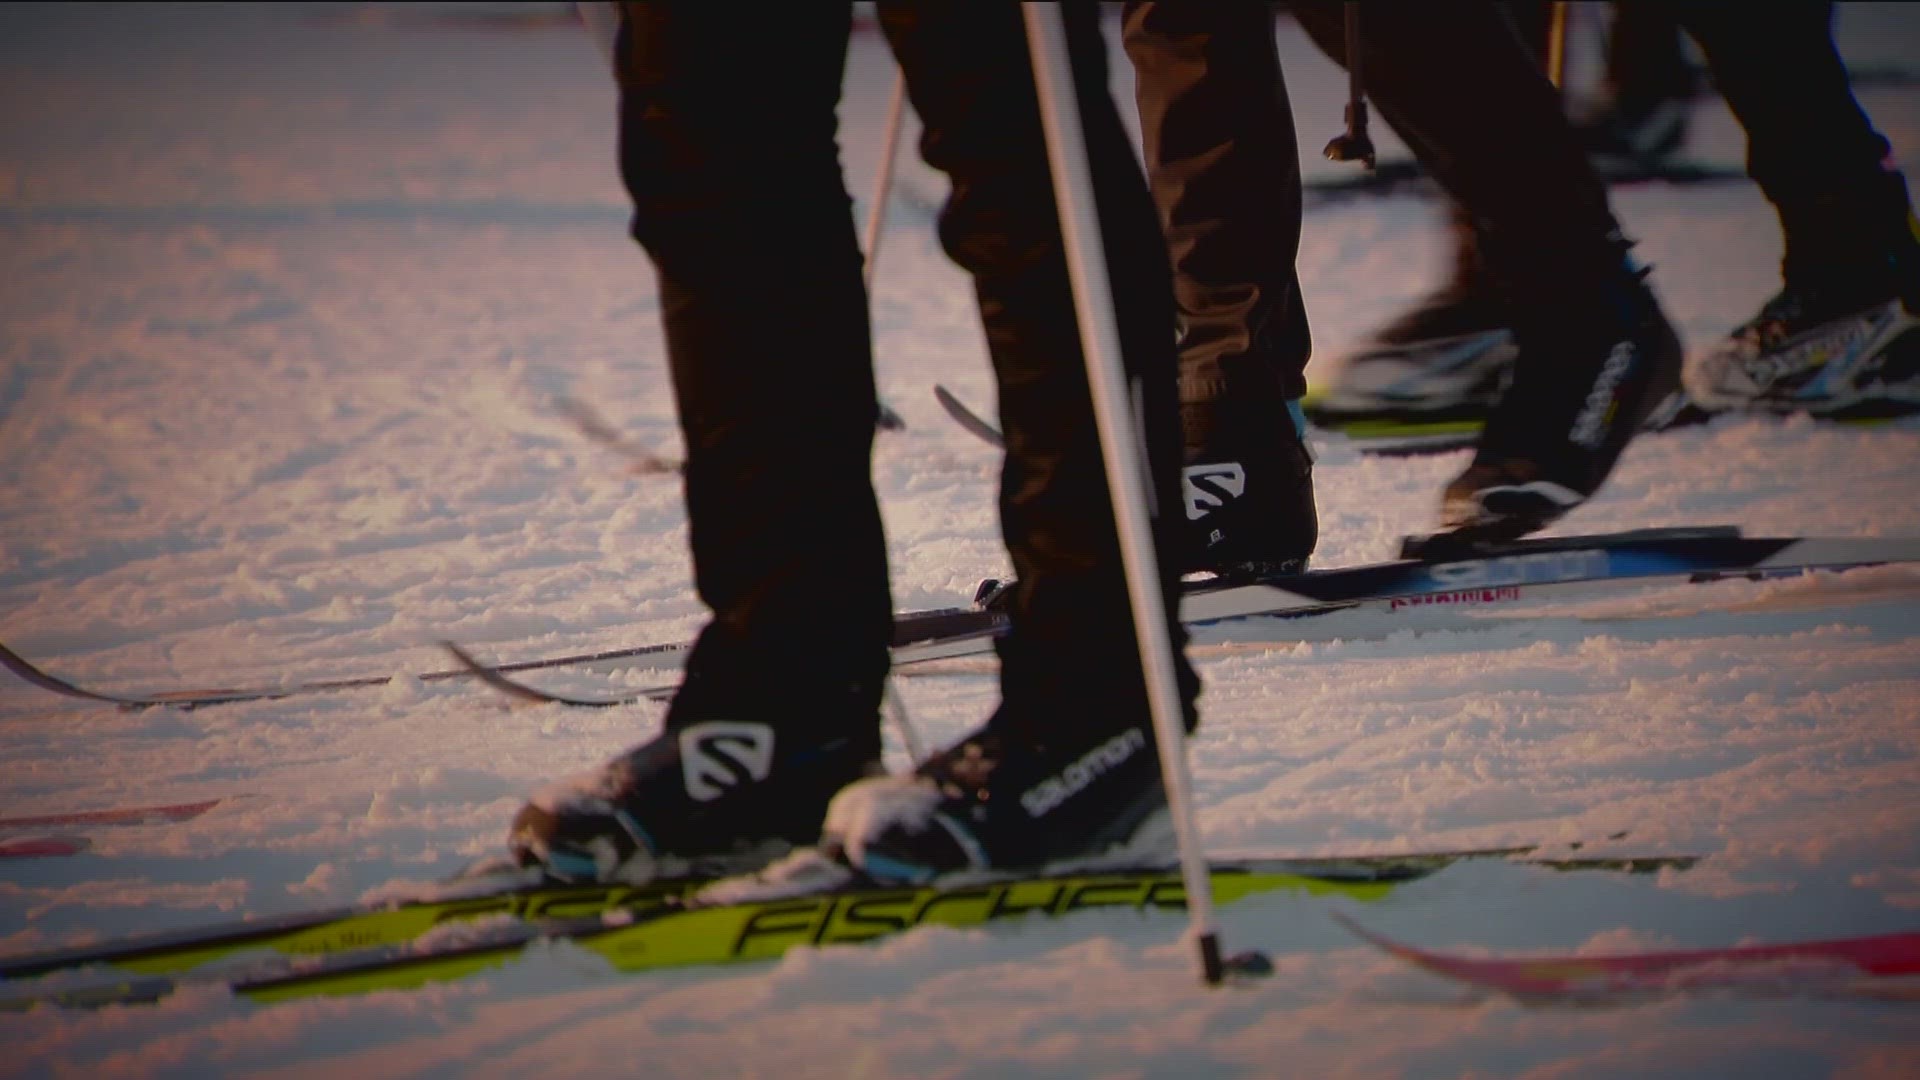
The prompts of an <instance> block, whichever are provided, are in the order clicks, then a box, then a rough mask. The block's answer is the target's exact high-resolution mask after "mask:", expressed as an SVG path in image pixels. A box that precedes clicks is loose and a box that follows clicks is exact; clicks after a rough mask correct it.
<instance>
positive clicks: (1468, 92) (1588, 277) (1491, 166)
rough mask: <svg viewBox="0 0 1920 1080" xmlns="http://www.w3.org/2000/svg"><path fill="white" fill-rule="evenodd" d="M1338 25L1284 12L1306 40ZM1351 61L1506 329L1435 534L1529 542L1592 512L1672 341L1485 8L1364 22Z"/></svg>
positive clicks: (1643, 412) (1554, 100)
mask: <svg viewBox="0 0 1920 1080" xmlns="http://www.w3.org/2000/svg"><path fill="white" fill-rule="evenodd" d="M1338 9H1339V5H1337V4H1330V3H1323V2H1319V0H1314V2H1300V3H1296V4H1295V5H1294V11H1295V13H1296V16H1297V17H1299V18H1300V19H1301V20H1302V21H1303V22H1306V21H1308V20H1320V21H1321V23H1322V27H1323V33H1322V35H1319V36H1324V30H1325V28H1326V27H1329V26H1331V25H1334V23H1333V20H1336V19H1338V18H1339V14H1340V13H1339V10H1338ZM1358 47H1359V48H1360V50H1361V55H1362V57H1363V69H1364V71H1365V72H1366V76H1367V90H1368V92H1369V95H1370V96H1371V97H1372V99H1373V101H1374V102H1375V104H1376V105H1377V106H1378V107H1379V110H1380V112H1381V114H1382V115H1383V116H1386V117H1388V118H1389V120H1390V121H1391V122H1392V123H1393V126H1394V130H1395V131H1397V132H1399V133H1400V134H1401V136H1402V137H1403V138H1404V139H1405V140H1406V141H1407V143H1408V145H1409V146H1411V147H1412V148H1413V149H1414V152H1415V153H1416V154H1418V155H1419V157H1420V160H1421V163H1422V164H1423V165H1424V166H1425V167H1426V168H1427V170H1428V171H1429V172H1431V173H1432V174H1433V175H1434V176H1435V178H1436V179H1438V180H1439V181H1440V183H1441V185H1442V186H1444V187H1445V188H1446V189H1447V191H1448V193H1449V194H1450V195H1452V196H1453V197H1454V198H1455V199H1457V200H1458V201H1459V202H1460V204H1461V206H1462V207H1463V208H1464V209H1465V210H1466V212H1467V213H1468V214H1469V215H1470V217H1471V218H1472V220H1473V222H1474V225H1475V229H1476V232H1477V234H1478V236H1479V238H1480V245H1481V251H1482V255H1483V257H1484V258H1485V260H1486V263H1487V267H1488V269H1489V271H1490V272H1491V273H1492V275H1493V277H1494V279H1495V280H1496V282H1497V283H1498V285H1499V286H1500V288H1501V290H1502V292H1503V293H1504V295H1505V297H1506V299H1507V301H1508V304H1509V308H1510V310H1511V311H1512V313H1513V330H1514V336H1515V341H1516V343H1517V345H1518V348H1519V353H1518V356H1517V358H1516V359H1515V361H1514V370H1513V379H1512V382H1511V384H1510V385H1509V386H1508V387H1507V389H1506V391H1505V392H1504V393H1503V394H1502V395H1501V397H1500V402H1499V404H1498V405H1497V406H1496V407H1495V408H1494V410H1493V413H1492V415H1491V416H1490V417H1489V418H1488V421H1487V425H1486V428H1485V430H1484V431H1483V433H1482V435H1481V438H1480V443H1479V451H1478V453H1477V454H1476V456H1475V460H1474V464H1473V465H1472V466H1471V467H1470V468H1469V469H1468V471H1467V472H1466V473H1464V474H1462V475H1461V476H1460V477H1459V478H1457V479H1456V480H1455V481H1454V482H1453V483H1452V484H1450V485H1449V486H1448V489H1447V492H1446V495H1445V498H1444V502H1443V508H1442V520H1443V523H1444V524H1446V525H1448V526H1449V527H1455V528H1460V529H1465V530H1469V531H1472V532H1475V533H1478V534H1481V535H1486V536H1489V537H1492V536H1511V535H1517V534H1519V533H1524V532H1527V531H1531V530H1532V529H1537V528H1539V527H1541V526H1542V525H1545V524H1547V523H1548V522H1550V521H1552V520H1554V519H1556V518H1558V517H1559V516H1561V515H1562V514H1564V513H1565V512H1566V511H1567V510H1568V509H1571V508H1572V507H1573V506H1575V505H1577V504H1579V503H1580V502H1582V501H1584V500H1585V499H1586V498H1587V496H1589V495H1591V494H1592V493H1593V492H1594V490H1595V489H1597V488H1598V487H1599V485H1600V483H1601V482H1602V481H1603V480H1604V479H1605V478H1606V476H1607V474H1608V473H1609V472H1610V471H1611V470H1612V467H1613V465H1614V462H1615V461H1616V460H1617V459H1618V457H1619V455H1620V452H1621V451H1622V449H1624V447H1625V445H1626V443H1627V441H1628V440H1629V439H1630V438H1631V437H1632V435H1633V433H1634V431H1635V430H1636V429H1637V428H1638V427H1639V425H1640V424H1641V422H1642V421H1643V420H1644V419H1645V418H1646V417H1647V416H1648V415H1650V414H1651V413H1652V412H1653V411H1654V409H1655V408H1656V407H1659V406H1660V405H1662V404H1663V403H1664V402H1665V401H1666V400H1667V399H1668V397H1669V394H1670V391H1671V390H1672V389H1674V388H1675V387H1676V386H1677V382H1678V368H1679V342H1678V340H1677V339H1676V337H1675V335H1674V333H1673V330H1672V327H1671V326H1670V325H1669V324H1668V322H1667V321H1666V319H1665V317H1664V315H1663V314H1662V313H1661V312H1660V310H1659V306H1658V304H1657V303H1656V302H1655V300H1654V298H1653V296H1652V294H1651V292H1650V291H1648V290H1647V288H1646V287H1645V286H1644V284H1643V283H1642V281H1641V280H1640V276H1639V275H1638V274H1636V273H1635V272H1634V270H1633V269H1632V268H1631V266H1630V265H1629V263H1628V261H1627V257H1626V252H1627V247H1628V244H1627V242H1626V240H1625V239H1624V238H1623V237H1622V236H1621V234H1620V230H1619V226H1618V225H1617V223H1616V222H1615V220H1614V217H1613V213H1612V209H1611V207H1610V206H1609V204H1608V198H1607V191H1606V188H1605V186H1604V185H1602V184H1601V182H1600V180H1599V178H1598V177H1597V176H1596V175H1595V174H1594V171H1593V167H1592V165H1591V164H1590V163H1589V162H1588V160H1587V158H1586V155H1585V152H1584V150H1583V149H1582V147H1581V146H1580V144H1579V142H1578V140H1577V139H1576V138H1575V136H1574V133H1573V130H1572V128H1571V126H1570V125H1569V124H1568V122H1567V119H1566V116H1565V114H1564V113H1563V111H1562V108H1561V103H1560V96H1559V94H1558V93H1557V92H1556V91H1555V89H1554V87H1553V85H1552V84H1551V83H1549V82H1548V81H1547V80H1546V77H1545V76H1544V75H1542V74H1541V73H1540V71H1539V69H1538V67H1537V66H1536V65H1535V63H1534V60H1533V58H1532V57H1530V56H1529V55H1528V53H1527V50H1526V48H1525V47H1524V46H1523V45H1522V44H1521V42H1520V40H1519V39H1518V37H1517V36H1516V34H1515V33H1514V30H1513V27H1512V25H1511V24H1510V23H1509V22H1507V20H1506V19H1505V18H1504V16H1503V15H1502V14H1501V13H1500V12H1499V11H1498V10H1497V7H1496V5H1493V4H1485V3H1456V4H1447V5H1444V6H1442V5H1382V6H1379V7H1370V8H1367V9H1366V14H1365V16H1364V18H1363V21H1362V25H1361V32H1360V37H1359V42H1358ZM1336 58H1338V59H1342V60H1344V50H1343V52H1342V54H1340V55H1339V56H1337V57H1336Z"/></svg>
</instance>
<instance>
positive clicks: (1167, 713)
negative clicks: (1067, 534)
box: [1021, 4, 1225, 984]
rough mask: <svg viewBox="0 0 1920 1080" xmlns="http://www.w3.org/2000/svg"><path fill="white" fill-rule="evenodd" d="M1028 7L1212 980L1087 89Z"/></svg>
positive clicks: (1213, 951)
mask: <svg viewBox="0 0 1920 1080" xmlns="http://www.w3.org/2000/svg"><path fill="white" fill-rule="evenodd" d="M1021 10H1022V11H1023V12H1025V16H1026V25H1027V48H1028V51H1029V52H1030V53H1031V54H1032V56H1033V77H1034V85H1035V88H1036V89H1037V90H1038V91H1039V96H1040V119H1041V124H1042V127H1043V129H1044V130H1045V133H1046V141H1047V162H1048V165H1049V166H1050V168H1051V170H1052V173H1053V196H1054V202H1055V203H1056V204H1057V205H1058V207H1059V213H1060V231H1061V237H1062V240H1063V241H1064V243H1065V245H1066V254H1067V269H1068V271H1069V277H1070V278H1071V279H1072V282H1073V300H1074V309H1075V313H1076V315H1077V316H1078V319H1079V323H1080V341H1081V347H1082V349H1083V350H1084V351H1085V353H1086V360H1087V382H1088V385H1089V387H1090V389H1091V390H1092V393H1093V413H1094V420H1095V425H1096V426H1097V427H1098V428H1099V430H1100V448H1101V454H1102V456H1103V457H1104V458H1105V461H1106V471H1107V486H1108V487H1109V488H1110V489H1111V490H1112V492H1113V511H1114V520H1115V524H1116V526H1117V527H1118V529H1119V531H1120V552H1121V556H1122V557H1123V559H1124V560H1125V563H1126V577H1127V592H1128V595H1129V596H1130V598H1131V599H1132V601H1133V622H1134V631H1135V634H1136V636H1137V639H1138V642H1139V646H1140V660H1141V666H1142V667H1143V668H1144V669H1145V671H1146V676H1147V696H1148V699H1149V702H1148V703H1149V705H1150V706H1151V708H1152V712H1153V730H1154V737H1155V739H1156V740H1157V742H1158V743H1159V748H1160V769H1161V773H1162V776H1163V778H1164V781H1165V783H1166V788H1167V804H1168V808H1169V809H1170V810H1171V812H1172V816H1173V827H1174V835H1175V837H1176V839H1177V842H1178V844H1179V847H1180V872H1181V877H1182V879H1183V880H1184V882H1185V884H1186V894H1187V915H1188V918H1189V919H1190V920H1191V924H1192V932H1193V935H1194V937H1195V939H1196V941H1197V943H1198V945H1199V948H1200V968H1201V973H1202V976H1203V977H1204V978H1205V979H1206V981H1207V982H1208V983H1209V984H1216V983H1218V982H1220V980H1221V978H1222V976H1223V975H1224V973H1225V967H1224V965H1223V963H1222V961H1221V957H1220V935H1219V931H1218V930H1217V929H1216V928H1215V926H1214V919H1213V888H1212V886H1213V882H1212V879H1211V878H1210V877H1209V876H1208V873H1207V865H1206V861H1205V859H1204V858H1203V856H1202V853H1201V851H1200V838H1199V834H1198V832H1197V830H1196V829H1195V827H1194V820H1193V797H1192V793H1191V788H1192V782H1191V780H1190V778H1189V776H1188V771H1187V751H1186V731H1185V725H1184V724H1183V722H1182V717H1181V712H1180V696H1179V690H1178V686H1177V684H1176V682H1175V677H1174V667H1173V644H1172V642H1171V640H1170V639H1169V637H1168V635H1167V618H1166V605H1165V603H1164V602H1163V600H1162V598H1161V595H1160V575H1159V571H1158V569H1157V563H1156V560H1155V557H1154V548H1153V533H1152V531H1151V527H1150V525H1149V522H1148V520H1147V498H1148V494H1147V479H1146V476H1147V473H1146V467H1147V459H1146V454H1145V452H1144V447H1143V445H1142V443H1141V433H1140V432H1139V431H1136V430H1135V428H1134V425H1133V420H1132V413H1131V410H1130V409H1129V407H1128V401H1129V395H1128V393H1127V385H1126V379H1125V377H1124V373H1123V371H1122V368H1121V363H1120V330H1119V325H1118V323H1117V322H1116V321H1115V319H1114V314H1113V289H1112V285H1111V283H1110V282H1109V280H1108V276H1107V262H1106V255H1105V252H1104V251H1102V249H1101V241H1100V223H1099V220H1098V218H1097V216H1096V213H1095V207H1094V199H1093V177H1092V173H1091V167H1090V165H1089V164H1088V161H1087V144H1086V136H1085V131H1084V128H1083V127H1082V125H1081V120H1080V102H1079V98H1078V97H1077V96H1076V95H1075V94H1074V89H1073V69H1072V62H1071V60H1070V59H1069V58H1068V55H1067V30H1066V22H1065V20H1064V18H1063V17H1062V15H1061V12H1060V8H1059V6H1058V5H1055V4H1022V5H1021Z"/></svg>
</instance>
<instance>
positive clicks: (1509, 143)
mask: <svg viewBox="0 0 1920 1080" xmlns="http://www.w3.org/2000/svg"><path fill="white" fill-rule="evenodd" d="M1342 7H1343V5H1341V4H1339V3H1334V2H1330V0H1295V2H1293V3H1290V4H1289V5H1288V8H1289V10H1291V11H1292V12H1293V14H1294V16H1295V18H1296V19H1297V20H1298V21H1299V23H1300V26H1301V28H1302V29H1304V30H1305V31H1306V32H1307V33H1308V35H1309V36H1310V37H1312V38H1313V40H1314V42H1315V43H1316V44H1317V45H1319V46H1320V48H1321V49H1322V51H1324V52H1326V53H1327V54H1328V55H1329V56H1330V57H1332V58H1333V59H1334V60H1335V61H1337V62H1339V63H1341V64H1343V65H1344V64H1346V63H1347V62H1348V55H1349V49H1350V47H1352V46H1351V44H1350V43H1349V42H1348V41H1347V40H1346V34H1345V26H1344V22H1343V11H1342ZM1358 48H1359V50H1360V56H1361V65H1362V67H1361V71H1362V76H1363V79H1364V83H1365V87H1366V92H1367V96H1368V98H1369V99H1370V100H1371V102H1372V104H1373V107H1374V108H1375V110H1377V111H1378V113H1379V114H1380V116H1381V117H1383V118H1384V119H1385V120H1386V121H1387V122H1388V123H1389V124H1391V125H1392V126H1393V130H1394V131H1395V132H1396V133H1398V134H1399V135H1400V137H1401V139H1402V140H1403V141H1405V142H1406V143H1407V145H1408V146H1409V147H1410V148H1412V150H1413V152H1414V154H1415V155H1416V156H1417V157H1418V158H1419V159H1420V162H1421V164H1422V165H1423V166H1425V168H1426V169H1427V171H1428V172H1430V173H1432V174H1433V176H1434V177H1435V178H1436V179H1437V180H1438V181H1439V182H1440V184H1441V186H1442V187H1444V188H1445V189H1446V190H1447V192H1448V193H1449V194H1450V195H1452V196H1453V197H1454V199H1455V200H1456V201H1457V202H1458V203H1459V205H1460V207H1461V209H1462V211H1463V212H1464V213H1465V214H1466V215H1467V218H1468V220H1470V221H1471V222H1472V223H1473V227H1474V230H1475V232H1476V233H1477V235H1478V237H1479V240H1480V242H1481V247H1480V255H1481V256H1482V257H1483V259H1484V260H1485V267H1486V270H1487V271H1488V272H1490V273H1491V274H1492V276H1493V277H1494V279H1495V280H1497V281H1498V282H1499V284H1500V285H1501V286H1502V287H1503V288H1504V289H1505V291H1506V292H1507V294H1508V295H1509V297H1510V298H1511V299H1512V300H1514V301H1515V302H1516V303H1517V304H1518V305H1519V306H1520V308H1521V309H1522V310H1540V311H1542V312H1548V311H1551V312H1564V311H1565V310H1566V309H1567V306H1568V305H1567V300H1568V298H1569V297H1579V296H1581V295H1582V294H1583V292H1584V293H1591V292H1592V291H1594V289H1595V287H1596V286H1597V285H1598V284H1599V283H1602V282H1607V281H1611V280H1614V279H1617V277H1618V276H1619V274H1620V271H1621V266H1622V260H1623V256H1624V251H1623V245H1622V240H1621V238H1620V236H1619V226H1618V224H1617V223H1616V222H1615V220H1614V217H1613V213H1612V210H1611V208H1610V206H1609V204H1608V197H1607V191H1606V187H1605V185H1603V184H1602V183H1601V181H1600V179H1599V177H1598V176H1597V175H1595V173H1594V170H1593V166H1592V163H1591V162H1589V161H1588V159H1587V156H1586V151H1585V149H1584V148H1583V147H1582V146H1581V145H1580V143H1579V141H1578V139H1577V138H1576V136H1575V134H1574V132H1573V129H1572V127H1571V125H1570V124H1569V123H1568V122H1567V119H1566V116H1565V114H1564V112H1563V111H1562V108H1561V104H1560V95H1559V92H1558V91H1557V90H1556V89H1555V88H1554V86H1553V84H1552V83H1550V82H1548V81H1547V78H1546V76H1545V75H1544V74H1542V73H1541V71H1540V68H1539V66H1538V64H1537V62H1536V60H1535V59H1534V57H1533V55H1532V53H1531V52H1530V51H1529V50H1528V49H1527V48H1526V46H1525V45H1523V44H1522V43H1521V41H1520V38H1519V36H1518V33H1517V32H1516V31H1515V29H1514V27H1513V25H1512V23H1511V22H1510V21H1509V20H1508V18H1507V16H1506V14H1505V12H1504V10H1503V8H1502V5H1497V4H1492V3H1471V2H1465V0H1458V2H1450V3H1446V4H1368V5H1364V6H1363V7H1362V8H1361V22H1360V34H1359V41H1358Z"/></svg>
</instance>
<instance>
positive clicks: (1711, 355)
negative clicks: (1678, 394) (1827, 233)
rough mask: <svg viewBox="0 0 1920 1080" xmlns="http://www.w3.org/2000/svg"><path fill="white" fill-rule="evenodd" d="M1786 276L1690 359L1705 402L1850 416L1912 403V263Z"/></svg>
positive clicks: (1915, 396) (1919, 380)
mask: <svg viewBox="0 0 1920 1080" xmlns="http://www.w3.org/2000/svg"><path fill="white" fill-rule="evenodd" d="M1905 277H1906V280H1905V281H1901V280H1899V279H1898V278H1897V277H1889V276H1887V275H1885V274H1883V273H1873V274H1868V275H1856V276H1855V280H1851V281H1850V280H1848V279H1847V277H1845V276H1842V275H1827V276H1825V279H1824V280H1820V281H1816V282H1812V283H1807V284H1789V285H1788V287H1786V288H1785V289H1782V290H1781V291H1780V293H1779V294H1778V295H1776V296H1774V297H1773V299H1771V300H1768V301H1767V303H1766V305H1765V306H1764V307H1762V308H1761V309H1760V312H1759V314H1757V315H1755V316H1754V317H1753V318H1751V319H1749V320H1747V321H1746V322H1745V323H1743V324H1741V325H1740V326H1739V327H1737V328H1736V329H1735V330H1734V331H1733V333H1732V334H1731V335H1730V336H1728V337H1727V339H1726V340H1724V341H1721V342H1719V343H1718V344H1716V345H1714V346H1713V347H1711V348H1708V349H1705V350H1702V351H1700V352H1698V353H1696V354H1695V355H1693V356H1691V357H1689V358H1688V362H1687V367H1686V372H1685V378H1686V384H1687V391H1688V393H1689V394H1691V395H1692V396H1693V398H1694V399H1695V400H1696V401H1698V402H1699V403H1700V405H1701V406H1702V407H1703V408H1707V409H1711V410H1743V411H1749V412H1767V413H1794V412H1805V413H1810V414H1812V415H1814V416H1823V417H1835V418H1855V417H1879V416H1896V415H1900V414H1903V413H1910V412H1915V411H1920V264H1912V265H1909V266H1908V267H1907V268H1906V269H1905Z"/></svg>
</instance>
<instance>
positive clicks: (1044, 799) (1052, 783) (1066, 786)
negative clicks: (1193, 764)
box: [1020, 728, 1147, 818]
mask: <svg viewBox="0 0 1920 1080" xmlns="http://www.w3.org/2000/svg"><path fill="white" fill-rule="evenodd" d="M1146 745H1147V736H1146V733H1145V732H1143V731H1141V730H1140V729H1139V728H1128V729H1127V730H1125V731H1123V732H1121V733H1120V734H1118V735H1115V736H1114V737H1113V738H1111V739H1108V740H1107V741H1106V742H1103V743H1101V744H1100V745H1099V746H1096V747H1094V748H1093V749H1091V750H1089V751H1087V752H1086V754H1084V755H1083V756H1082V757H1081V758H1080V760H1078V761H1075V762H1074V763H1073V764H1071V765H1068V766H1067V767H1066V768H1064V769H1061V770H1060V772H1059V774H1058V775H1056V776H1049V777H1047V778H1046V779H1045V780H1042V781H1040V782H1039V783H1038V784H1035V785H1034V786H1032V787H1030V788H1028V789H1027V790H1026V791H1023V792H1021V793H1020V805H1021V806H1023V807H1025V808H1026V811H1027V816H1028V817H1034V818H1038V817H1045V816H1046V815H1047V814H1048V813H1050V812H1051V811H1052V810H1053V809H1054V808H1055V807H1057V806H1059V805H1060V804H1061V803H1063V802H1066V801H1067V800H1068V799H1071V798H1073V797H1074V796H1075V795H1078V794H1079V793H1080V792H1081V791H1083V790H1085V788H1086V786H1087V785H1088V784H1091V783H1093V782H1094V781H1095V780H1098V779H1100V777H1101V776H1102V775H1104V774H1106V773H1108V772H1111V771H1113V770H1114V769H1117V768H1119V767H1120V766H1122V765H1124V764H1126V762H1127V759H1128V758H1130V757H1132V756H1133V755H1135V754H1137V753H1139V752H1140V751H1141V750H1142V749H1144V748H1145V747H1146Z"/></svg>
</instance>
